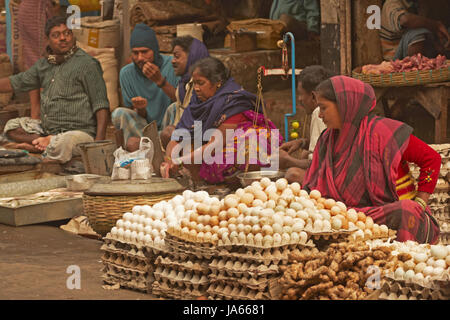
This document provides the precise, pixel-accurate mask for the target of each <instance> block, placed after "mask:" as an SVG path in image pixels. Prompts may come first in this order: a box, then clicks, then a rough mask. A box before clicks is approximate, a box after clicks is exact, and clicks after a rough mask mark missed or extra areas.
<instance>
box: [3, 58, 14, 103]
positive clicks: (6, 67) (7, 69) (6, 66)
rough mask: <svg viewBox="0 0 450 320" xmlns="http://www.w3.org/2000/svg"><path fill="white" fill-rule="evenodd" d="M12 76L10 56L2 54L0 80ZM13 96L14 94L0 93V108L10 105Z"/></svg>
mask: <svg viewBox="0 0 450 320" xmlns="http://www.w3.org/2000/svg"><path fill="white" fill-rule="evenodd" d="M12 74H13V72H12V66H11V62H10V61H9V56H8V55H7V54H6V53H4V54H0V78H5V77H9V76H11V75H12ZM12 95H13V93H12V92H7V93H0V107H3V106H6V105H8V103H9V101H10V100H11V98H12Z"/></svg>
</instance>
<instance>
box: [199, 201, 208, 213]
mask: <svg viewBox="0 0 450 320" xmlns="http://www.w3.org/2000/svg"><path fill="white" fill-rule="evenodd" d="M197 212H198V214H208V212H209V206H208V205H206V204H204V203H200V204H199V205H198V206H197Z"/></svg>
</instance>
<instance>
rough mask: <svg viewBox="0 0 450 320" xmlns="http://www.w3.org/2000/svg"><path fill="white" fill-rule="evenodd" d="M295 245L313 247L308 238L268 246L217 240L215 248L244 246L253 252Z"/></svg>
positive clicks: (288, 247)
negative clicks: (301, 240) (302, 240)
mask: <svg viewBox="0 0 450 320" xmlns="http://www.w3.org/2000/svg"><path fill="white" fill-rule="evenodd" d="M297 246H306V247H314V243H313V242H312V241H311V240H308V241H307V242H306V243H298V242H292V243H288V244H282V245H281V244H280V245H271V246H269V247H265V246H256V245H251V244H248V243H236V242H235V243H229V244H224V242H223V241H222V240H219V242H218V244H217V250H221V249H225V250H230V251H231V250H236V249H237V250H239V249H240V248H244V249H245V250H250V251H254V252H262V251H264V250H271V249H290V248H295V247H297Z"/></svg>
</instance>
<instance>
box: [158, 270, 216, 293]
mask: <svg viewBox="0 0 450 320" xmlns="http://www.w3.org/2000/svg"><path fill="white" fill-rule="evenodd" d="M154 276H155V279H156V280H155V281H157V282H158V283H159V284H160V285H161V286H163V287H168V288H173V289H178V290H180V291H181V290H186V289H189V290H191V291H195V292H199V293H200V295H202V294H204V293H205V292H206V289H207V288H208V286H209V284H210V283H209V280H208V277H206V276H205V275H202V276H200V275H198V274H189V273H186V274H183V275H182V277H181V276H179V275H178V273H176V274H175V275H173V274H171V272H168V273H164V271H163V272H162V273H157V272H156V271H155V273H154Z"/></svg>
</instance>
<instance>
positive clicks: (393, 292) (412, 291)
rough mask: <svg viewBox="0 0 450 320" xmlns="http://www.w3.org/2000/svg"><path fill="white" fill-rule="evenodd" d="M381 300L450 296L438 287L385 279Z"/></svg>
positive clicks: (427, 298) (444, 298)
mask: <svg viewBox="0 0 450 320" xmlns="http://www.w3.org/2000/svg"><path fill="white" fill-rule="evenodd" d="M377 298H378V299H380V300H449V299H450V296H449V295H447V294H445V293H443V292H442V291H441V290H439V289H436V288H428V287H421V286H418V285H417V284H409V285H405V284H404V283H403V284H402V283H400V282H398V281H394V280H388V281H385V282H384V283H383V285H382V287H381V289H380V290H378V297H377Z"/></svg>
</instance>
